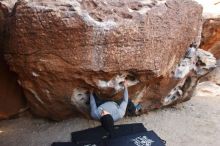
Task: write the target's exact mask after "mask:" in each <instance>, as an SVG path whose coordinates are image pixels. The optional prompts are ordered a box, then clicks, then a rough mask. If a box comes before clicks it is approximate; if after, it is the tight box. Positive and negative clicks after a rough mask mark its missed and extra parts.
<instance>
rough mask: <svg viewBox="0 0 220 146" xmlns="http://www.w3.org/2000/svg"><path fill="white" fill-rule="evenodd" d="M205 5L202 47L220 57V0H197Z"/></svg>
mask: <svg viewBox="0 0 220 146" xmlns="http://www.w3.org/2000/svg"><path fill="white" fill-rule="evenodd" d="M196 1H198V2H199V3H201V5H202V6H203V8H204V10H203V17H204V24H203V29H202V40H201V45H200V47H201V48H202V49H204V50H208V51H210V52H211V53H213V54H214V56H215V57H216V58H217V59H220V2H219V0H209V1H205V0H196Z"/></svg>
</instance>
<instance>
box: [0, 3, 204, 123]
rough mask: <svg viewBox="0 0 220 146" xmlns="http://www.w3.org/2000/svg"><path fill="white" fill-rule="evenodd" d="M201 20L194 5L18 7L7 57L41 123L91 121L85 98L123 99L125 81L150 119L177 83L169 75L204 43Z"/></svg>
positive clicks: (199, 9)
mask: <svg viewBox="0 0 220 146" xmlns="http://www.w3.org/2000/svg"><path fill="white" fill-rule="evenodd" d="M201 17H202V7H201V6H200V5H199V4H197V3H196V2H194V1H191V0H181V1H179V0H167V1H166V0H158V1H153V0H152V1H149V0H141V1H138V0H133V1H130V0H123V1H118V0H110V1H109V0H108V1H107V0H65V1H64V0H56V1H52V0H46V1H42V0H29V1H27V0H26V1H25V0H20V1H19V2H17V3H16V4H15V6H14V8H13V10H12V11H11V15H10V17H9V18H8V20H9V22H8V25H7V26H8V29H7V30H8V35H9V36H10V38H9V40H8V41H9V43H8V44H7V47H6V49H5V52H4V54H5V58H6V60H7V62H8V64H9V65H10V68H11V70H13V71H14V72H16V73H17V74H18V76H19V81H18V82H19V83H20V85H21V86H22V88H23V90H24V93H25V96H26V98H27V100H28V103H29V106H30V108H31V110H32V111H33V112H34V113H35V114H36V115H39V116H41V117H48V118H51V119H54V120H60V119H65V118H67V117H70V116H77V115H82V114H83V115H84V116H87V117H88V112H87V110H88V105H86V104H85V103H86V101H87V100H88V99H87V98H88V96H87V93H88V90H90V89H95V91H96V92H97V94H98V95H99V96H100V97H103V98H112V99H118V98H120V97H121V93H122V92H121V91H122V90H123V87H122V86H121V82H123V81H124V80H125V79H127V80H128V81H129V95H130V98H131V99H135V98H137V97H141V98H142V103H141V104H142V107H143V109H144V111H148V110H152V109H155V108H159V107H161V106H162V103H161V100H162V98H163V97H165V96H166V95H167V94H168V93H169V92H170V91H171V89H172V88H174V87H175V86H176V85H177V83H178V82H179V80H174V79H173V78H172V74H171V72H172V71H173V70H174V68H175V66H176V65H177V63H178V62H179V61H180V58H182V57H183V56H184V54H185V52H186V49H187V48H188V45H189V44H191V43H192V42H193V41H196V42H198V41H199V40H198V39H199V37H198V35H199V33H200V27H201Z"/></svg>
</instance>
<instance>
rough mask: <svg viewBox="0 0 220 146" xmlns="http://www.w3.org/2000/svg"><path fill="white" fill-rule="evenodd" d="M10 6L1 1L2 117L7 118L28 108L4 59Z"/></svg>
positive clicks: (0, 103)
mask: <svg viewBox="0 0 220 146" xmlns="http://www.w3.org/2000/svg"><path fill="white" fill-rule="evenodd" d="M6 15H8V8H7V7H6V6H5V5H2V4H1V3H0V101H1V102H0V119H7V118H10V117H12V116H15V115H16V114H17V113H19V112H21V111H23V110H24V109H26V102H25V98H24V95H23V91H22V89H21V87H20V86H19V85H18V83H17V79H16V75H15V74H14V73H12V72H10V71H9V67H8V65H7V64H6V62H5V60H4V59H3V58H4V56H3V51H4V42H5V41H6V40H5V37H6V36H4V35H3V34H4V28H5V27H4V26H5V22H6V20H5V19H6Z"/></svg>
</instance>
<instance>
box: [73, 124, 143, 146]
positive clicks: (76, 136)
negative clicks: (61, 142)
mask: <svg viewBox="0 0 220 146" xmlns="http://www.w3.org/2000/svg"><path fill="white" fill-rule="evenodd" d="M145 131H146V128H145V127H144V125H143V124H142V123H134V124H124V125H115V126H114V130H113V133H112V134H111V138H118V137H121V136H126V135H130V134H135V133H140V132H145ZM71 137H72V142H73V143H76V144H82V143H84V144H86V143H93V142H101V141H104V140H107V139H109V138H110V137H109V133H108V132H107V131H106V130H105V129H104V128H103V127H101V126H98V127H95V128H90V129H86V130H83V131H77V132H73V133H72V134H71Z"/></svg>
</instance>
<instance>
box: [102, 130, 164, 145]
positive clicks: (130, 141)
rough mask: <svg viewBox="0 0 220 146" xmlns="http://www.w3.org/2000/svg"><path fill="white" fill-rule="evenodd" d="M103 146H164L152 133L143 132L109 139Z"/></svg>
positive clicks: (162, 141)
mask: <svg viewBox="0 0 220 146" xmlns="http://www.w3.org/2000/svg"><path fill="white" fill-rule="evenodd" d="M105 146H165V141H164V140H162V139H161V138H160V137H159V136H157V134H156V133H155V132H154V131H145V132H142V133H136V134H131V135H127V136H122V137H119V138H115V139H109V140H107V141H106V145H105Z"/></svg>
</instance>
